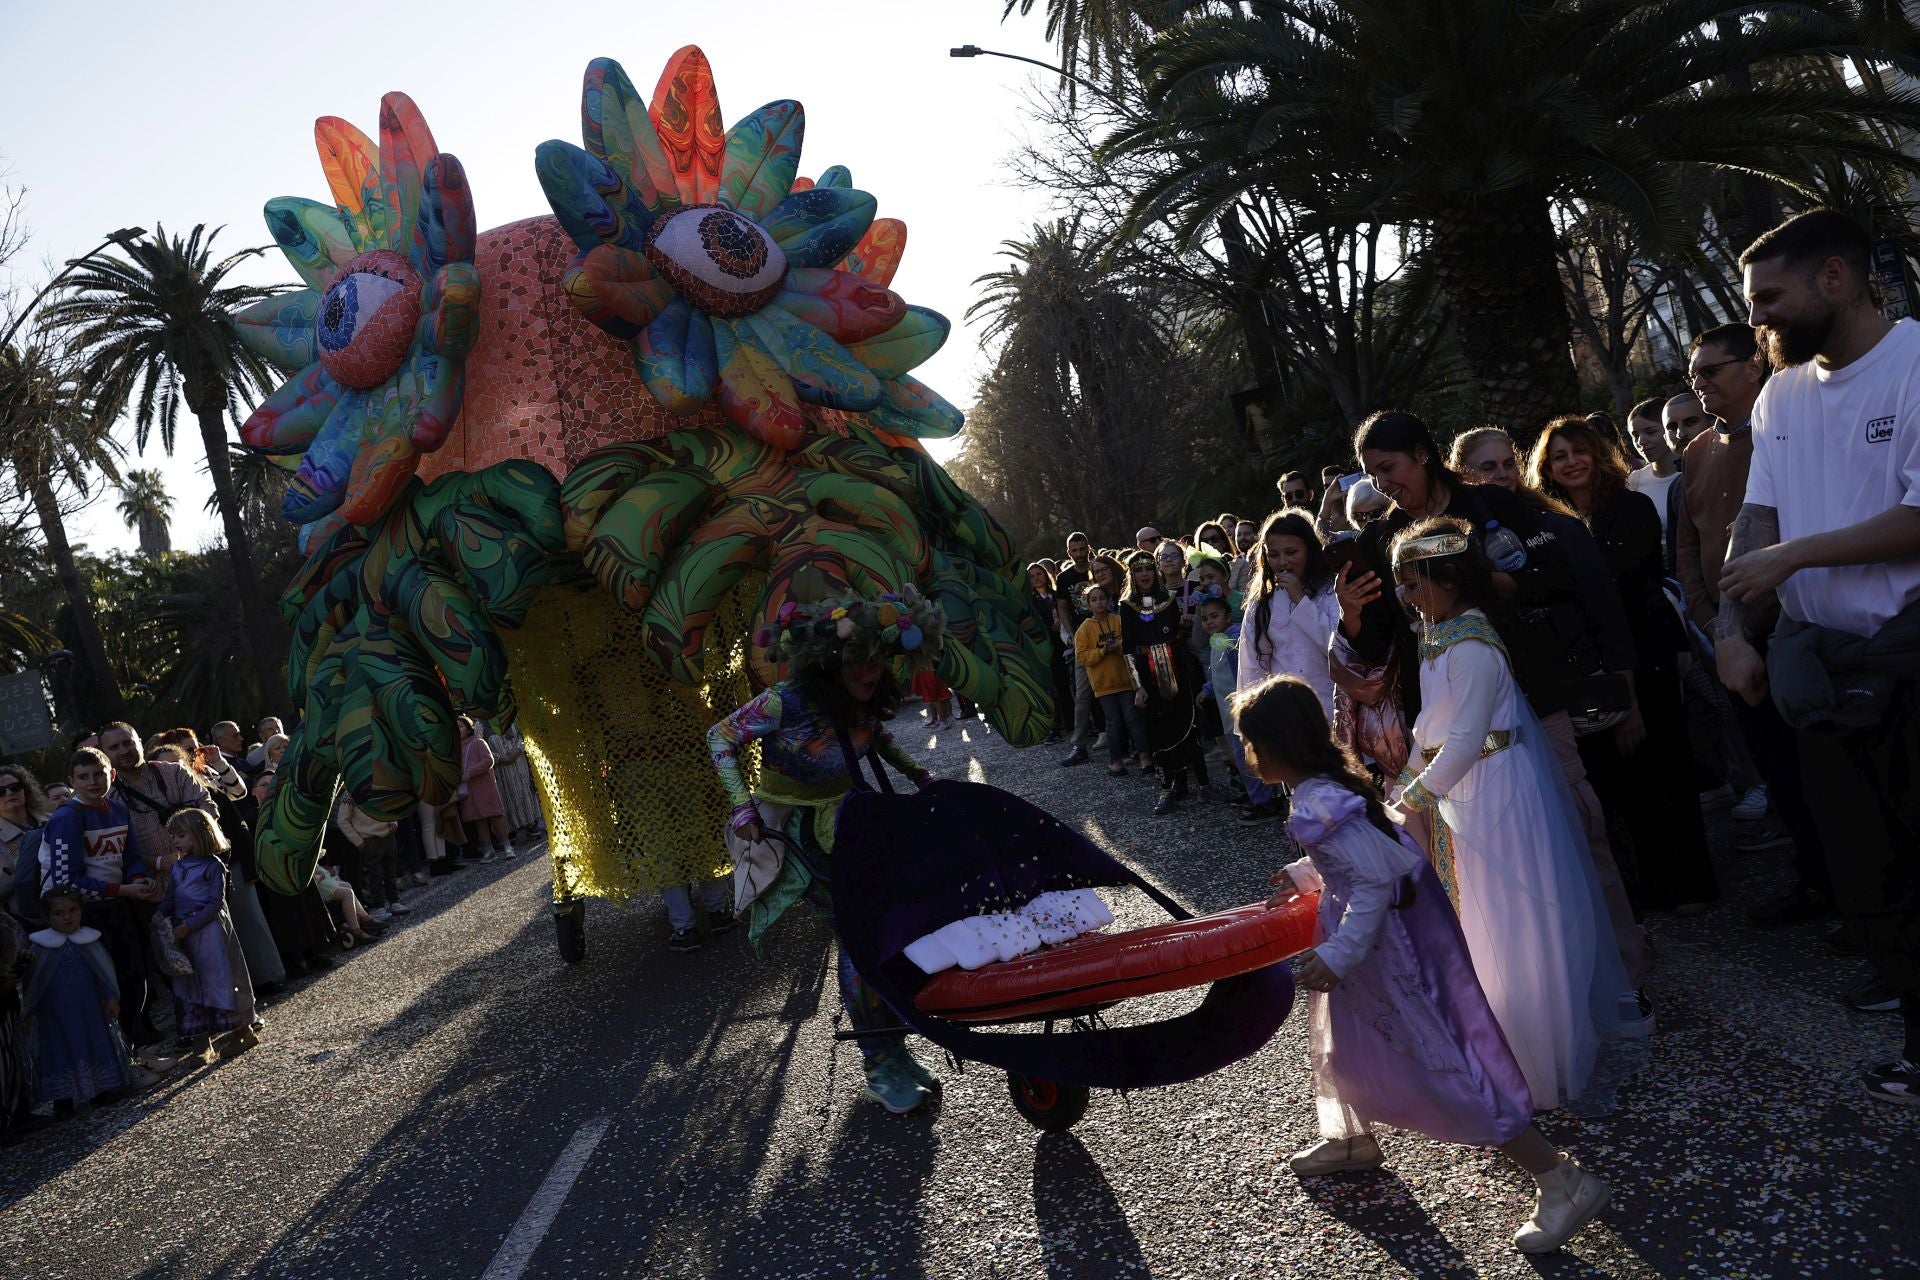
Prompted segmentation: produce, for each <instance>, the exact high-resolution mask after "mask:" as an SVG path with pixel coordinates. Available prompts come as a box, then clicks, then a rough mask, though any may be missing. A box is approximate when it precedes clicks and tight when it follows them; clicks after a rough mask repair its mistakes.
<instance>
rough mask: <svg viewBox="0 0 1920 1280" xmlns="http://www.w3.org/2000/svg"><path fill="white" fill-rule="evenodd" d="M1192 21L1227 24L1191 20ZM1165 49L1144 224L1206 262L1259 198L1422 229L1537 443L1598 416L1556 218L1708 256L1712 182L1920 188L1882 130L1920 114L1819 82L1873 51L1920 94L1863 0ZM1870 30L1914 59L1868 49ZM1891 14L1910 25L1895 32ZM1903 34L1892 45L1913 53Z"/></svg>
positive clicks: (1894, 100)
mask: <svg viewBox="0 0 1920 1280" xmlns="http://www.w3.org/2000/svg"><path fill="white" fill-rule="evenodd" d="M1188 7H1189V9H1201V8H1203V6H1200V5H1197V4H1195V5H1190V6H1188ZM1204 8H1205V10H1206V12H1205V13H1204V15H1203V16H1199V17H1195V18H1192V19H1190V20H1189V21H1186V22H1183V23H1181V24H1180V25H1178V26H1176V27H1174V28H1172V29H1170V30H1168V31H1167V32H1166V33H1165V34H1164V35H1163V36H1162V37H1161V38H1160V39H1158V40H1157V41H1155V42H1154V43H1153V44H1152V45H1151V46H1149V47H1148V48H1147V49H1146V50H1144V51H1143V52H1142V54H1141V59H1142V72H1143V79H1144V81H1145V84H1146V96H1147V105H1148V107H1149V109H1150V116H1149V118H1148V119H1147V120H1146V121H1145V122H1143V123H1141V124H1138V125H1135V126H1132V127H1129V128H1127V129H1126V130H1124V131H1123V132H1121V133H1120V134H1118V135H1117V136H1116V137H1115V138H1114V139H1112V140H1110V143H1109V146H1110V149H1112V150H1113V151H1114V152H1116V153H1126V152H1145V153H1147V154H1151V155H1154V156H1156V157H1157V158H1159V160H1160V161H1161V162H1162V163H1161V175H1160V177H1159V179H1158V180H1157V181H1155V182H1153V183H1151V184H1149V185H1148V186H1147V187H1146V188H1145V189H1144V190H1142V191H1141V192H1140V194H1139V195H1138V197H1137V199H1136V200H1135V202H1134V205H1133V210H1132V221H1133V222H1135V223H1139V222H1142V221H1146V220H1150V219H1153V218H1158V217H1162V216H1169V217H1172V218H1174V219H1175V221H1176V222H1177V223H1178V225H1179V226H1180V227H1181V230H1182V233H1183V234H1184V236H1185V237H1186V238H1187V239H1188V241H1189V242H1193V241H1197V240H1200V239H1202V238H1204V237H1206V236H1208V235H1210V234H1212V228H1213V226H1214V224H1215V222H1216V219H1217V218H1218V216H1219V214H1220V212H1221V211H1222V210H1223V209H1226V208H1229V207H1230V206H1231V205H1232V204H1233V203H1234V201H1236V200H1237V199H1239V198H1240V197H1241V196H1242V195H1244V194H1245V193H1247V192H1249V191H1270V192H1277V193H1281V195H1282V196H1283V197H1284V198H1286V199H1287V200H1288V201H1289V202H1291V203H1296V204H1298V205H1299V206H1300V207H1302V208H1304V209H1306V210H1308V211H1310V213H1311V214H1312V215H1313V217H1314V218H1316V219H1318V220H1322V221H1324V222H1325V223H1326V224H1327V225H1330V226H1335V227H1351V226H1356V225H1361V224H1364V223H1367V222H1372V221H1379V222H1385V223H1388V224H1390V225H1396V226H1400V227H1404V228H1408V229H1409V234H1410V236H1411V237H1412V238H1413V241H1414V243H1415V245H1416V247H1417V249H1418V250H1419V251H1420V252H1423V253H1424V254H1425V255H1426V258H1427V262H1428V264H1429V265H1430V266H1431V268H1432V269H1433V271H1434V272H1435V273H1436V277H1437V281H1438V283H1439V286H1440V288H1441V289H1442V290H1443V291H1444V292H1445V294H1446V295H1447V296H1448V297H1449V299H1450V300H1451V302H1452V305H1453V308H1454V314H1455V317H1456V319H1457V321H1458V325H1459V333H1460V341H1461V345H1462V350H1463V353H1464V355H1465V358H1466V360H1467V362H1468V364H1469V366H1470V367H1471V368H1472V370H1473V373H1474V375H1475V377H1476V379H1477V380H1478V382H1479V383H1480V388H1481V393H1482V399H1483V403H1484V406H1485V409H1486V411H1487V414H1488V416H1489V417H1490V418H1491V419H1492V420H1493V421H1495V422H1497V423H1500V424H1502V425H1505V426H1508V427H1510V428H1514V429H1516V430H1518V431H1521V432H1523V433H1530V432H1531V431H1532V430H1534V429H1535V428H1536V427H1537V426H1538V425H1539V424H1540V423H1541V422H1543V421H1545V420H1546V419H1547V418H1548V417H1550V416H1552V415H1553V414H1555V413H1562V412H1565V411H1566V410H1567V409H1568V408H1569V407H1570V406H1571V405H1573V404H1574V403H1575V401H1576V396H1577V389H1576V387H1575V384H1574V373H1573V367H1572V362H1571V360H1570V358H1569V341H1568V339H1569V333H1568V315H1567V309H1566V304H1565V302H1564V299H1563V297H1562V286H1561V281H1560V278H1559V274H1558V272H1557V270H1556V262H1555V240H1554V226H1553V222H1552V220H1551V217H1550V215H1549V210H1550V208H1551V206H1552V204H1553V202H1554V201H1555V200H1570V201H1577V202H1580V203H1581V204H1582V205H1584V206H1588V207H1596V206H1608V207H1611V208H1613V209H1616V210H1618V211H1619V212H1620V214H1621V215H1622V216H1623V217H1625V218H1626V219H1628V220H1629V221H1630V222H1632V223H1633V224H1634V225H1635V226H1636V227H1637V228H1639V229H1640V231H1641V233H1642V234H1643V235H1644V236H1645V237H1646V238H1647V239H1648V241H1649V242H1651V243H1654V244H1666V245H1675V246H1678V245H1682V244H1689V243H1691V241H1692V238H1693V237H1694V235H1695V232H1696V229H1697V224H1695V223H1694V222H1692V221H1690V219H1689V217H1688V216H1687V215H1688V212H1689V210H1690V209H1691V208H1692V205H1691V203H1690V202H1689V200H1688V199H1687V198H1686V192H1687V189H1688V184H1687V181H1686V174H1687V172H1688V169H1689V166H1704V167H1707V168H1711V169H1717V170H1722V171H1726V172H1730V173H1748V174H1753V175H1757V176H1759V177H1762V178H1765V179H1768V180H1770V181H1772V182H1775V183H1778V184H1781V185H1782V186H1783V187H1786V188H1788V189H1791V190H1797V191H1800V192H1802V193H1804V194H1805V195H1806V196H1808V197H1810V196H1811V195H1812V194H1813V193H1812V191H1811V190H1810V188H1809V186H1808V184H1807V183H1806V181H1805V180H1804V177H1803V175H1804V171H1805V167H1806V160H1807V157H1808V156H1810V155H1824V156H1838V157H1841V158H1843V159H1845V160H1846V161H1847V162H1848V163H1849V164H1850V165H1852V166H1854V167H1856V168H1859V169H1864V170H1869V171H1879V172H1883V173H1884V172H1889V171H1904V172H1914V171H1920V161H1915V160H1914V159H1912V158H1910V157H1908V156H1905V155H1902V154H1901V153H1900V152H1899V151H1898V150H1896V149H1895V148H1894V147H1893V146H1892V145H1890V144H1889V143H1888V141H1887V140H1886V139H1885V138H1884V137H1883V136H1881V135H1879V134H1876V133H1874V132H1873V131H1872V130H1871V129H1870V128H1869V127H1868V126H1869V125H1872V124H1879V125H1890V126H1905V127H1909V128H1910V127H1913V126H1915V125H1917V124H1920V97H1916V96H1915V95H1914V94H1913V93H1911V92H1907V91H1901V92H1881V93H1870V92H1868V91H1866V90H1865V89H1863V88H1862V87H1861V86H1860V85H1859V84H1852V83H1848V82H1847V80H1846V79H1845V78H1843V77H1839V76H1832V77H1817V76H1811V75H1806V74H1801V73H1802V72H1804V71H1805V69H1806V68H1807V67H1808V66H1809V65H1812V64H1819V63H1827V62H1831V61H1832V60H1834V59H1836V58H1842V57H1849V56H1863V55H1864V56H1867V57H1870V58H1872V59H1873V60H1875V61H1877V62H1879V63H1882V64H1887V65H1891V66H1893V67H1896V68H1898V69H1900V70H1903V71H1906V72H1908V73H1909V74H1913V73H1915V72H1916V71H1920V62H1916V60H1915V59H1914V58H1912V57H1910V56H1908V54H1907V53H1906V52H1905V51H1906V50H1910V49H1913V48H1915V47H1916V45H1915V40H1914V34H1913V31H1912V29H1911V27H1908V26H1906V25H1905V23H1904V21H1902V20H1900V19H1899V17H1898V14H1897V11H1895V10H1894V9H1893V8H1891V7H1888V6H1877V5H1870V4H1863V3H1856V2H1855V0H1807V2H1806V3H1801V4H1796V5H1791V6H1787V5H1775V4H1767V3H1732V2H1730V0H1670V2H1669V3H1663V4H1646V3H1643V2H1642V0H1534V2H1533V3H1528V4H1514V3H1512V2H1511V0H1430V2H1429V3H1425V4H1417V5H1410V4H1405V3H1400V2H1398V0H1340V2H1339V3H1334V2H1333V0H1249V3H1246V4H1243V5H1235V6H1231V7H1226V8H1223V7H1221V6H1217V5H1206V6H1204ZM1863 10H1869V11H1872V12H1870V13H1868V14H1867V15H1866V17H1871V18H1873V19H1874V20H1875V21H1878V22H1880V23H1881V24H1882V27H1881V35H1880V37H1879V38H1881V39H1883V40H1887V41H1889V42H1893V43H1898V44H1899V46H1900V48H1899V49H1898V50H1896V49H1893V48H1886V47H1881V48H1863V41H1862V38H1861V37H1860V36H1859V35H1858V34H1857V33H1858V31H1859V29H1860V23H1861V22H1862V21H1863ZM1889 13H1892V14H1893V16H1892V17H1891V18H1890V17H1889V16H1888V14H1889ZM1888 33H1891V34H1888Z"/></svg>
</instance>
